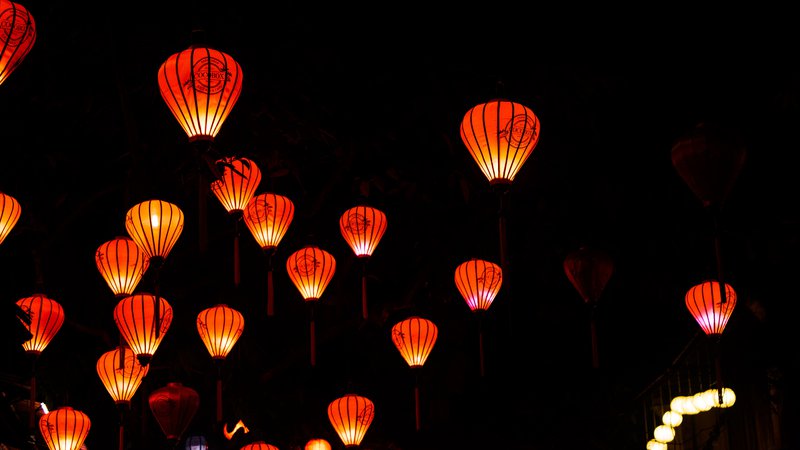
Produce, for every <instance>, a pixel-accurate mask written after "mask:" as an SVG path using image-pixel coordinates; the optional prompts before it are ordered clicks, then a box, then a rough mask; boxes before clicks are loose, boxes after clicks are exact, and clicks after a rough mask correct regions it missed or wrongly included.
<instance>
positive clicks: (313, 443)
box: [303, 438, 331, 450]
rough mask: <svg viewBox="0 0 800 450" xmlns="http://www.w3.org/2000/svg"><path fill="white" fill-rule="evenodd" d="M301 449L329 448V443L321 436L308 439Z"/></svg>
mask: <svg viewBox="0 0 800 450" xmlns="http://www.w3.org/2000/svg"><path fill="white" fill-rule="evenodd" d="M303 450H331V444H330V443H328V441H326V440H325V439H322V438H315V439H310V440H309V441H308V442H306V445H305V447H303Z"/></svg>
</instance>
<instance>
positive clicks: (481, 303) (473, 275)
mask: <svg viewBox="0 0 800 450" xmlns="http://www.w3.org/2000/svg"><path fill="white" fill-rule="evenodd" d="M455 282H456V287H457V288H458V291H459V292H460V293H461V296H462V297H464V301H466V302H467V306H469V309H471V310H472V311H486V310H487V309H489V307H490V306H492V302H494V299H495V297H496V296H497V294H498V293H499V292H500V286H501V285H502V282H503V271H502V269H501V268H500V266H498V265H497V264H495V263H493V262H489V261H484V260H482V259H476V258H473V259H470V260H469V261H466V262H464V263H461V264H460V265H459V266H458V267H457V268H456V274H455Z"/></svg>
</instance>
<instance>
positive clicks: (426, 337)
mask: <svg viewBox="0 0 800 450" xmlns="http://www.w3.org/2000/svg"><path fill="white" fill-rule="evenodd" d="M438 335H439V330H438V328H437V327H436V325H435V324H434V323H433V322H431V321H430V320H428V319H425V318H422V317H416V316H413V317H409V318H407V319H405V320H402V321H400V322H398V323H396V324H395V325H394V326H393V327H392V342H393V343H394V345H395V347H397V350H398V351H399V352H400V355H401V356H402V357H403V359H404V360H405V361H406V362H407V363H408V365H409V366H410V367H412V368H416V367H422V366H423V365H424V364H425V361H426V360H427V359H428V355H430V353H431V350H433V345H434V344H435V343H436V338H437V336H438Z"/></svg>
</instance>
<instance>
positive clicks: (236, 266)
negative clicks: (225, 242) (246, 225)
mask: <svg viewBox="0 0 800 450" xmlns="http://www.w3.org/2000/svg"><path fill="white" fill-rule="evenodd" d="M241 217H242V215H241V212H239V213H234V214H233V222H234V226H233V227H234V230H233V286H234V287H237V288H238V287H239V283H240V282H241V281H242V276H241V266H240V263H239V234H240V232H239V221H240V219H241Z"/></svg>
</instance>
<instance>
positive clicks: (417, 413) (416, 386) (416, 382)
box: [411, 367, 422, 431]
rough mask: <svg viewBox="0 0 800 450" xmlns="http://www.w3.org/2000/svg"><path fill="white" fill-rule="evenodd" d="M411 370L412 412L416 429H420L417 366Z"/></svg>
mask: <svg viewBox="0 0 800 450" xmlns="http://www.w3.org/2000/svg"><path fill="white" fill-rule="evenodd" d="M411 371H412V372H414V414H415V418H416V429H417V431H420V430H421V429H422V419H421V410H420V405H419V367H414V368H412V369H411Z"/></svg>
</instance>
